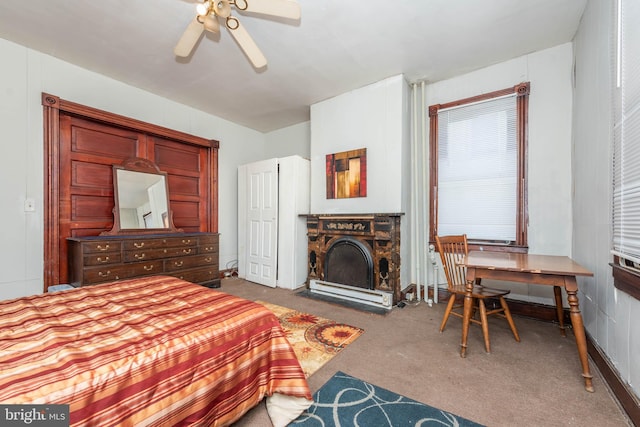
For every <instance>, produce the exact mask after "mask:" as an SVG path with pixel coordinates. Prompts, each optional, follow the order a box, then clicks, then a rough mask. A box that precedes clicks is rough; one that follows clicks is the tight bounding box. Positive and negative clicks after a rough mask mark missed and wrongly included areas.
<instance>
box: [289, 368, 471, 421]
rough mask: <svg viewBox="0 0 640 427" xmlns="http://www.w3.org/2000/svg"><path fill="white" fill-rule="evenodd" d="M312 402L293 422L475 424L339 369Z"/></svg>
mask: <svg viewBox="0 0 640 427" xmlns="http://www.w3.org/2000/svg"><path fill="white" fill-rule="evenodd" d="M313 400H314V402H315V403H314V404H313V405H311V407H310V408H309V409H307V410H306V411H305V412H304V413H302V415H300V417H298V418H297V419H295V420H294V421H293V422H292V423H291V424H289V425H290V426H296V427H300V426H304V427H316V426H318V427H320V426H322V427H329V426H335V427H338V426H342V427H346V426H362V427H369V426H376V427H382V426H389V427H400V426H452V427H453V426H459V427H472V426H473V427H476V426H480V427H481V424H477V423H474V422H473V421H469V420H467V419H466V418H462V417H459V416H457V415H454V414H452V413H450V412H446V411H441V410H440V409H437V408H434V407H432V406H429V405H425V404H424V403H420V402H417V401H415V400H412V399H409V398H407V397H404V396H400V395H399V394H396V393H394V392H392V391H389V390H385V389H384V388H380V387H377V386H375V385H373V384H369V383H367V382H365V381H362V380H359V379H357V378H354V377H352V376H350V375H347V374H345V373H344V372H337V373H336V374H335V375H334V376H333V377H331V379H329V381H327V382H326V383H325V384H324V385H323V386H322V387H321V388H320V390H318V391H317V392H316V394H314V396H313Z"/></svg>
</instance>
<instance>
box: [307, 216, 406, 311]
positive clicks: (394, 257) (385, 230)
mask: <svg viewBox="0 0 640 427" xmlns="http://www.w3.org/2000/svg"><path fill="white" fill-rule="evenodd" d="M401 216H402V214H401V213H378V214H312V215H306V217H307V236H308V258H307V260H308V272H309V274H308V279H307V286H309V284H310V283H311V282H312V281H314V280H320V281H324V280H327V277H326V276H328V275H330V274H329V273H330V272H327V271H326V268H327V266H328V265H329V263H327V259H326V256H327V253H328V251H330V249H331V248H332V246H333V245H334V243H336V242H342V241H345V240H349V239H350V240H357V241H358V242H359V246H360V247H362V248H367V249H368V251H369V253H370V256H371V260H372V268H373V271H372V277H373V280H372V282H373V283H372V289H371V290H373V291H383V292H389V293H391V294H392V295H393V304H394V305H395V304H396V303H397V302H399V301H400V300H401V284H400V218H401ZM340 284H341V285H348V286H350V285H352V284H351V283H340Z"/></svg>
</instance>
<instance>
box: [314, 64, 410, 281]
mask: <svg viewBox="0 0 640 427" xmlns="http://www.w3.org/2000/svg"><path fill="white" fill-rule="evenodd" d="M409 117H410V114H409V85H408V84H407V82H406V80H405V79H404V76H402V75H398V76H393V77H389V78H387V79H385V80H382V81H379V82H376V83H374V84H371V85H368V86H365V87H363V88H360V89H356V90H353V91H351V92H347V93H345V94H342V95H339V96H337V97H335V98H331V99H328V100H325V101H322V102H319V103H316V104H313V105H312V106H311V149H310V151H311V213H312V214H341V213H346V214H357V213H402V214H403V216H402V217H401V219H400V234H401V239H400V242H401V247H400V257H401V264H400V283H401V286H402V288H405V287H406V286H408V285H409V284H410V283H409V272H410V271H411V265H410V261H411V257H410V252H409V249H410V242H411V239H410V236H409V232H408V230H409V227H408V225H409V224H410V218H411V216H410V212H409V200H410V195H411V192H410V186H409V177H410V173H411V165H410V152H411V149H410V139H409V136H410V135H409ZM360 148H366V149H367V196H366V197H355V198H348V199H327V192H326V169H325V160H326V155H327V154H333V153H339V152H343V151H349V150H357V149H360Z"/></svg>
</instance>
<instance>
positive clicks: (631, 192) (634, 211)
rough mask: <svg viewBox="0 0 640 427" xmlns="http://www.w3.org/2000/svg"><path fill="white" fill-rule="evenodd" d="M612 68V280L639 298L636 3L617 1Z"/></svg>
mask: <svg viewBox="0 0 640 427" xmlns="http://www.w3.org/2000/svg"><path fill="white" fill-rule="evenodd" d="M617 18H618V19H617V25H616V29H617V37H616V40H617V46H616V50H617V52H616V53H617V55H615V57H616V61H615V63H614V64H613V65H614V66H613V67H612V69H613V70H614V72H615V73H616V78H615V79H612V80H613V82H615V84H616V87H612V95H613V97H612V99H613V108H612V110H613V125H614V128H613V167H612V170H613V176H612V184H613V200H612V213H611V223H612V235H613V245H612V246H613V247H612V249H613V250H612V252H613V254H614V269H613V276H614V283H615V285H616V287H618V288H619V289H622V290H624V291H625V292H627V293H629V294H630V295H634V296H635V297H636V298H639V299H640V161H639V160H638V159H640V79H639V77H640V57H639V56H638V49H639V48H640V27H638V25H637V23H638V20H640V3H639V2H638V1H635V0H634V1H629V0H620V1H618V14H617Z"/></svg>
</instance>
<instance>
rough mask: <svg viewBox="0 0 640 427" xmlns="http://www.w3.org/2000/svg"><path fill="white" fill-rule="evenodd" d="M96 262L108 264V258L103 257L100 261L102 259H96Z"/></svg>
mask: <svg viewBox="0 0 640 427" xmlns="http://www.w3.org/2000/svg"><path fill="white" fill-rule="evenodd" d="M96 261H98V262H102V263H105V262H109V257H108V256H106V257H104V259H102V257H98V258H97V259H96Z"/></svg>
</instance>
